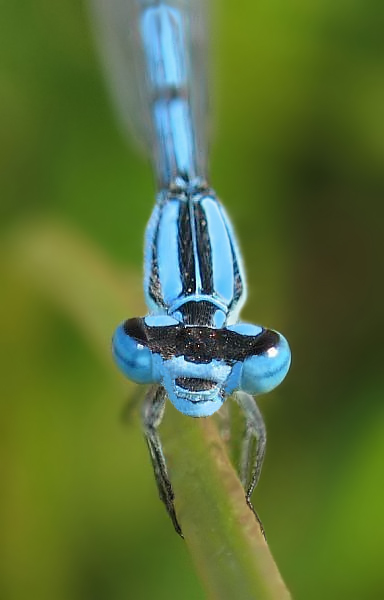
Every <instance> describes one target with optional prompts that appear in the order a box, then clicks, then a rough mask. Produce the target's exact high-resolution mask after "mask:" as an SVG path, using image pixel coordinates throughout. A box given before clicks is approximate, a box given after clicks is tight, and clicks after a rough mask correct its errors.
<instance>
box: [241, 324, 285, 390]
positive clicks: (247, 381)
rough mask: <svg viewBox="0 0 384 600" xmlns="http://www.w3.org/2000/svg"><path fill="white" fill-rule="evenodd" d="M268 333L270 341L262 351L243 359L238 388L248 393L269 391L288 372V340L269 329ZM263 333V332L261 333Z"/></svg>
mask: <svg viewBox="0 0 384 600" xmlns="http://www.w3.org/2000/svg"><path fill="white" fill-rule="evenodd" d="M265 331H268V330H265ZM270 334H271V335H270V338H271V341H272V343H269V344H267V345H266V348H265V349H263V351H262V352H259V353H257V354H254V355H252V356H249V357H248V358H246V359H245V361H244V364H243V368H242V373H241V385H240V388H241V389H242V390H243V391H244V392H248V393H249V394H264V393H265V392H270V391H271V390H273V389H274V388H275V387H276V386H278V385H279V383H281V382H282V381H283V379H284V377H285V376H286V374H287V373H288V370H289V366H290V364H291V351H290V349H289V345H288V342H287V340H286V339H285V337H284V336H282V335H281V334H279V333H277V332H272V331H271V332H270ZM263 335H265V334H264V333H263V334H261V336H263ZM261 336H260V337H261Z"/></svg>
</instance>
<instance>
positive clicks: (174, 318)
mask: <svg viewBox="0 0 384 600" xmlns="http://www.w3.org/2000/svg"><path fill="white" fill-rule="evenodd" d="M94 5H95V7H96V9H97V10H96V15H97V21H98V23H99V36H100V37H101V38H102V40H103V43H104V46H105V57H106V65H107V71H108V72H109V76H110V78H111V81H112V86H113V88H114V90H115V91H117V99H118V102H119V105H120V109H121V114H122V116H125V115H128V121H130V122H131V123H132V121H134V122H135V123H134V124H136V125H138V128H136V134H138V136H139V137H140V138H141V139H142V140H143V141H144V142H146V144H147V147H148V149H149V150H150V155H151V157H152V161H153V163H154V167H155V171H156V175H157V182H158V194H157V198H156V204H155V207H154V209H153V212H152V216H151V218H150V220H149V223H148V226H147V230H146V233H145V265H144V271H145V273H144V292H145V298H146V302H147V305H148V310H149V314H148V315H147V316H145V317H140V318H130V319H128V320H127V321H124V323H122V324H121V325H120V326H119V327H118V328H117V330H116V332H115V335H114V338H113V354H114V357H115V360H116V362H117V365H118V366H119V367H120V369H121V370H122V371H123V372H124V373H125V374H126V375H127V376H128V377H129V379H131V380H133V381H135V382H137V383H142V384H152V386H151V387H150V389H149V391H148V393H147V395H146V399H145V403H144V408H143V426H144V432H145V436H146V439H147V442H148V446H149V451H150V455H151V459H152V463H153V468H154V473H155V477H156V481H157V485H158V489H159V493H160V497H161V499H162V500H163V502H164V503H165V505H166V508H167V511H168V513H169V515H170V517H171V519H172V521H173V524H174V527H175V529H176V531H177V532H178V533H179V534H181V528H180V525H179V523H178V521H177V517H176V513H175V508H174V502H173V497H174V495H173V490H172V485H171V483H170V479H169V475H168V470H167V465H166V462H165V458H164V454H163V450H162V446H161V441H160V438H159V434H158V427H159V425H160V423H161V420H162V417H163V413H164V407H165V402H166V399H167V398H169V400H170V401H171V402H172V403H173V404H174V406H175V407H176V408H177V409H178V410H179V411H181V412H182V413H184V414H185V415H189V416H191V417H207V416H209V415H212V414H213V413H215V412H216V411H217V410H218V409H219V408H220V407H221V406H222V405H223V403H224V401H225V400H226V398H227V397H228V396H231V395H233V397H234V398H235V399H236V400H237V401H238V403H239V404H240V406H241V408H242V409H243V411H244V415H245V419H246V434H245V438H244V441H243V451H242V459H241V465H240V475H241V478H242V483H243V485H244V488H245V498H246V502H247V503H248V505H249V506H250V508H251V509H252V510H253V506H252V504H251V495H252V492H253V490H254V488H255V486H256V484H257V481H258V479H259V475H260V471H261V466H262V461H263V457H264V452H265V443H266V432H265V426H264V422H263V419H262V416H261V414H260V412H259V409H258V407H257V404H256V402H255V400H254V398H253V395H255V394H260V393H264V392H268V391H270V390H272V389H273V388H274V387H276V386H277V385H278V384H279V383H280V382H281V381H282V380H283V379H284V377H285V375H286V373H287V371H288V369H289V365H290V350H289V346H288V343H287V341H286V340H285V338H284V337H283V336H282V335H280V334H279V333H277V332H276V331H274V330H271V329H265V328H263V327H260V326H258V325H251V324H248V323H243V322H239V312H240V309H241V307H242V305H243V303H244V300H245V296H246V286H245V278H244V271H243V265H242V260H241V255H240V252H239V248H238V245H237V242H236V238H235V236H234V232H233V229H232V227H231V224H230V222H229V219H228V217H227V215H226V213H225V210H224V208H223V206H222V205H221V203H220V202H219V200H218V198H217V196H216V193H215V191H214V190H213V189H212V188H211V187H210V185H209V184H208V182H207V177H206V160H205V158H206V140H205V135H204V134H205V129H206V111H205V106H206V98H205V86H204V83H205V81H204V77H203V72H204V68H203V64H204V49H205V48H204V19H203V15H202V7H201V5H200V2H198V1H196V0H194V1H192V0H190V1H188V0H94ZM132 99H133V102H132ZM254 441H256V443H257V450H256V452H255V453H254V452H252V451H251V447H252V444H253V442H254ZM255 514H256V513H255ZM256 516H257V515H256Z"/></svg>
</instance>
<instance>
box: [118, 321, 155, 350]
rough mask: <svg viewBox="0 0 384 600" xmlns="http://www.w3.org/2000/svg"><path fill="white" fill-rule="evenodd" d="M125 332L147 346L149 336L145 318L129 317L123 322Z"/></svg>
mask: <svg viewBox="0 0 384 600" xmlns="http://www.w3.org/2000/svg"><path fill="white" fill-rule="evenodd" d="M123 329H124V332H125V333H126V334H127V335H129V336H130V337H131V338H133V339H135V340H136V341H138V342H141V343H142V344H144V345H145V346H146V345H148V341H149V340H148V337H147V332H146V329H147V326H146V325H145V321H144V319H141V318H139V317H136V318H134V319H127V320H126V321H125V322H124V324H123Z"/></svg>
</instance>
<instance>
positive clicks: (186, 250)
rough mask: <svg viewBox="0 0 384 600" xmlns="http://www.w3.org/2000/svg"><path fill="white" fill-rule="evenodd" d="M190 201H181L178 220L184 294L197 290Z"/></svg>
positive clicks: (180, 265)
mask: <svg viewBox="0 0 384 600" xmlns="http://www.w3.org/2000/svg"><path fill="white" fill-rule="evenodd" d="M191 225H192V224H191V215H190V207H189V202H180V210H179V222H178V236H179V239H178V248H179V268H180V278H181V281H182V285H183V292H182V295H183V296H189V295H190V294H194V293H195V291H196V263H195V256H194V251H193V235H192V226H191Z"/></svg>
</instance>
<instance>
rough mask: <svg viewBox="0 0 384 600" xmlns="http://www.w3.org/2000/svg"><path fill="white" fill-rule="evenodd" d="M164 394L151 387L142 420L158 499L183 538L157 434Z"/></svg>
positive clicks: (162, 409)
mask: <svg viewBox="0 0 384 600" xmlns="http://www.w3.org/2000/svg"><path fill="white" fill-rule="evenodd" d="M165 400H166V392H165V390H164V388H163V387H162V386H152V387H151V388H150V389H149V390H148V392H147V395H146V397H145V401H144V404H143V412H142V420H143V427H144V435H145V438H146V440H147V444H148V448H149V453H150V456H151V461H152V466H153V471H154V474H155V479H156V484H157V489H158V491H159V496H160V499H161V500H162V501H163V502H164V504H165V507H166V509H167V512H168V514H169V516H170V517H171V520H172V523H173V526H174V528H175V530H176V532H177V533H178V534H179V535H180V536H181V537H183V534H182V531H181V527H180V525H179V522H178V520H177V517H176V512H175V506H174V503H173V500H174V497H175V495H174V492H173V488H172V484H171V482H170V479H169V475H168V469H167V465H166V462H165V457H164V453H163V448H162V445H161V441H160V437H159V434H158V432H157V429H158V427H159V426H160V423H161V421H162V419H163V415H164V408H165Z"/></svg>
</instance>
